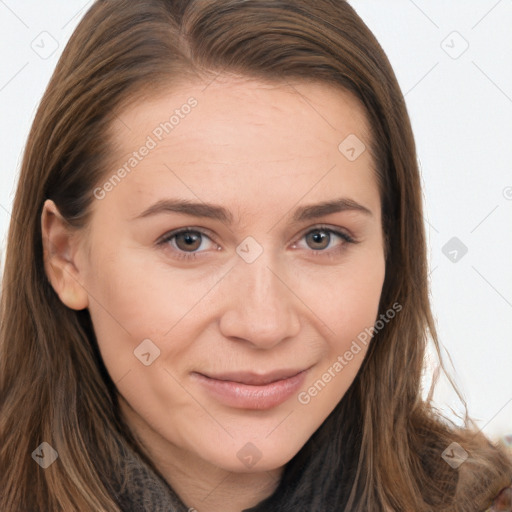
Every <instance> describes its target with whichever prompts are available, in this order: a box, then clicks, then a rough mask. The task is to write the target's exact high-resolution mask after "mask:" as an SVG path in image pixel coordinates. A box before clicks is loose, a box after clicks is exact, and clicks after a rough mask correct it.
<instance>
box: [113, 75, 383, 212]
mask: <svg viewBox="0 0 512 512" xmlns="http://www.w3.org/2000/svg"><path fill="white" fill-rule="evenodd" d="M110 140H111V145H112V149H113V153H112V155H113V161H114V162H115V163H114V164H113V165H111V166H110V169H109V170H108V171H107V174H106V176H105V178H106V179H108V178H109V176H110V175H112V174H115V172H116V170H117V169H119V168H121V167H122V166H125V169H126V171H127V172H125V173H123V174H125V175H126V177H125V178H123V183H120V184H119V185H120V186H116V187H115V188H116V190H115V191H114V192H115V193H113V194H112V196H114V195H116V196H117V198H118V199H120V200H124V201H128V202H130V209H131V210H133V211H134V212H135V210H136V209H137V206H138V205H137V203H136V202H134V201H133V196H134V194H137V197H138V199H139V200H140V201H145V200H146V199H147V200H149V199H159V198H161V197H160V196H161V195H162V194H165V193H166V194H167V195H174V196H176V195H177V194H179V195H181V196H182V197H190V198H191V199H192V198H193V199H195V200H197V199H198V198H199V199H204V200H205V201H206V200H208V201H212V202H218V200H219V199H222V198H224V199H225V200H226V201H230V200H233V201H234V202H233V206H240V204H237V201H236V199H237V198H238V199H239V200H240V201H239V202H240V203H242V202H244V201H243V199H245V202H247V200H252V201H254V200H255V199H256V198H255V197H254V194H255V193H256V192H257V191H260V192H261V193H262V194H265V197H266V198H267V199H268V201H269V204H274V203H272V201H277V202H279V201H280V200H281V199H282V197H283V195H288V196H289V197H291V196H294V197H295V200H299V199H300V196H301V195H304V194H307V195H308V197H310V198H311V199H314V197H315V196H319V197H324V196H325V194H326V193H328V192H329V191H330V190H332V188H333V187H334V188H340V192H344V191H345V190H347V191H352V192H355V191H356V189H357V190H359V192H358V193H359V194H360V195H361V199H364V198H363V197H362V196H364V195H365V189H366V195H367V196H368V193H373V195H375V194H374V192H375V188H376V180H375V177H374V171H373V167H374V165H373V164H374V163H373V159H372V156H371V154H370V151H369V146H370V131H369V129H368V124H367V120H366V116H365V111H364V108H363V107H362V105H361V103H360V102H359V100H358V99H356V98H355V97H354V96H353V95H352V94H350V93H348V92H346V91H344V90H342V89H340V88H337V87H334V86H331V85H328V84H323V83H315V82H293V83H292V82H283V83H267V82H261V81H258V80H253V79H247V78H240V77H238V78H237V77H217V79H215V80H214V81H213V82H211V83H209V84H208V83H204V82H199V81H197V82H189V83H186V84H181V85H179V86H176V87H173V88H170V89H169V90H168V91H166V92H165V93H160V94H159V95H158V96H155V97H152V98H151V97H150V98H148V99H146V100H145V101H141V102H138V103H135V104H134V105H132V106H130V107H128V108H126V109H124V110H122V111H121V112H120V113H119V115H118V120H117V121H115V122H114V124H113V125H112V126H111V133H110ZM347 141H348V142H347ZM144 147H146V148H150V149H149V150H143V148H144ZM347 149H348V150H352V153H350V152H348V153H347ZM140 150H143V151H140ZM354 150H355V152H356V155H355V156H356V157H357V158H355V159H354V158H353V157H354ZM142 152H143V153H144V155H141V153H142ZM358 153H360V154H358ZM126 164H128V165H126ZM132 164H133V165H132ZM171 192H172V193H171ZM336 195H339V194H336ZM262 204H263V203H262V202H260V206H261V205H262Z"/></svg>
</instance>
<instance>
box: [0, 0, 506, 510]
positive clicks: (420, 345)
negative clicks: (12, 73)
mask: <svg viewBox="0 0 512 512" xmlns="http://www.w3.org/2000/svg"><path fill="white" fill-rule="evenodd" d="M13 219H14V220H13V222H12V223H11V227H10V232H9V238H8V250H7V257H6V266H5V272H4V277H3V294H2V309H1V315H2V317H1V318H2V325H1V335H0V336H1V338H0V339H1V347H2V348H1V350H2V352H1V365H2V372H1V381H0V382H1V384H0V386H1V387H0V396H1V401H0V407H1V413H2V414H1V418H2V420H1V425H2V429H1V435H2V438H1V439H2V442H1V449H0V461H1V464H2V471H1V476H0V481H1V490H2V493H1V498H0V509H1V510H9V511H11V510H12V511H15V510H16V511H18V510H26V511H29V510H30V511H33V510H51V511H57V510H65V511H68V510H80V511H93V510H94V511H97V510H102V511H109V512H111V511H112V512H113V511H120V510H122V511H125V510H126V511H128V510H129V511H133V510H148V511H150V510H151V511H155V510H175V511H186V510H189V511H192V510H198V511H199V512H209V511H220V510H222V511H223V512H231V511H239V510H250V511H252V512H256V511H286V510H294V511H297V510H301V511H318V512H320V511H328V510H333V511H334V510H335V511H338V510H345V511H378V510H393V511H395V510H403V511H406V510H407V511H411V510H414V511H431V510H447V511H448V510H450V511H483V510H486V509H487V508H489V507H491V506H494V507H495V510H498V508H497V507H501V505H499V504H498V502H497V501H495V503H494V505H492V504H493V500H494V499H495V498H496V497H497V495H498V493H499V492H501V494H500V498H499V499H500V500H501V501H503V500H505V498H506V493H508V492H509V490H507V489H506V488H507V487H508V486H510V484H511V480H512V461H511V460H510V458H509V457H508V456H507V455H506V453H505V452H504V451H503V450H502V449H501V448H499V447H498V446H495V445H493V444H492V443H490V442H489V441H488V440H487V439H486V438H485V437H484V436H483V434H481V433H480V432H479V431H478V430H477V429H476V428H475V426H474V425H473V423H472V422H471V420H470V419H469V418H467V417H466V418H465V420H466V426H465V428H464V429H461V428H457V427H455V426H454V425H451V424H450V423H449V422H448V421H447V420H445V419H444V418H442V417H441V416H440V415H439V414H438V413H437V412H436V411H435V410H434V408H433V406H432V404H431V402H430V400H426V401H425V400H423V399H422V397H421V389H420V381H421V375H422V368H423V359H424V353H425V344H426V341H427V334H428V333H429V334H430V336H431V337H432V338H433V341H434V343H435V345H436V347H437V346H438V345H437V338H436V330H435V325H434V322H433V319H432V314H431V311H430V306H429V300H428V280H427V262H426V247H425V234H424V227H423V216H422V203H421V190H420V179H419V173H418V168H417V162H416V154H415V146H414V140H413V135H412V132H411V127H410V122H409V119H408V116H407V112H406V108H405V105H404V101H403V96H402V94H401V92H400V90H399V87H398V84H397V81H396V79H395V76H394V74H393V72H392V70H391V67H390V65H389V62H388V60H387V58H386V57H385V55H384V53H383V51H382V49H381V48H380V46H379V44H378V43H377V41H376V40H375V38H374V36H373V35H372V34H371V33H370V31H369V30H368V28H367V27H366V26H365V25H364V23H363V22H362V20H361V19H360V18H359V17H358V16H357V15H356V13H355V12H354V11H353V9H352V8H351V7H350V6H349V5H348V4H347V3H346V2H343V1H334V0H322V1H316V2H307V1H306V0H282V1H279V2H275V1H269V0H250V1H241V0H219V1H211V0H208V1H186V0H182V1H169V0H167V1H165V0H145V1H140V2H129V1H127V0H103V1H97V2H96V3H95V4H94V5H93V6H92V7H91V9H90V10H89V12H88V13H87V14H86V15H85V17H84V18H83V20H82V21H81V23H80V24H79V26H78V28H77V29H76V31H75V32H74V34H73V36H72V37H71V39H70V41H69V43H68V45H67V47H66V49H65V51H64V53H63V55H62V57H61V60H60V62H59V64H58V66H57V69H56V71H55V73H54V76H53V78H52V80H51V82H50V84H49V86H48V89H47V91H46V93H45V95H44V98H43V100H42V102H41V105H40V108H39V110H38V112H37V115H36V118H35V120H34V124H33V127H32V131H31V133H30V136H29V140H28V143H27V148H26V152H25V155H24V160H23V164H22V170H21V176H20V179H19V185H18V190H17V193H16V198H15V201H14V208H13ZM29 454H30V456H29ZM496 500H497V498H496Z"/></svg>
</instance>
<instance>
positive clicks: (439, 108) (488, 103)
mask: <svg viewBox="0 0 512 512" xmlns="http://www.w3.org/2000/svg"><path fill="white" fill-rule="evenodd" d="M350 3H351V4H352V5H353V6H354V8H355V9H356V10H357V11H358V13H359V14H360V15H361V17H362V18H363V20H364V21H365V22H366V23H367V24H368V25H369V27H370V29H372V30H373V32H374V33H375V35H376V36H377V38H378V39H379V41H380V43H381V44H382V46H383V48H384V50H385V51H386V53H387V55H388V57H389V59H390V61H391V63H392V65H393V67H394V70H395V72H396V74H397V77H398V80H399V82H400V85H401V87H402V90H403V92H404V94H405V98H406V102H407V107H408V109H409V113H410V116H411V119H412V123H413V129H414V132H415V136H416V142H417V147H418V156H419V160H420V165H421V170H422V177H423V182H424V197H425V206H426V218H425V222H426V225H427V227H428V233H429V247H430V255H429V257H430V265H431V283H432V290H431V296H432V303H433V309H434V313H435V315H436V319H437V323H438V329H439V334H440V338H441V343H442V344H443V347H444V349H445V350H446V351H447V352H448V353H449V355H450V356H451V359H452V361H453V366H454V368H452V372H453V374H454V376H455V379H456V382H457V383H458V384H459V386H460V388H461V390H462V392H463V394H464V396H465V397H466V399H467V401H468V405H469V411H470V413H471V415H472V416H473V417H474V418H475V420H476V421H477V423H478V425H479V427H480V428H483V430H484V431H485V432H486V433H487V434H488V435H490V436H492V437H494V438H497V437H499V436H502V435H504V434H506V433H509V434H512V343H511V339H512V267H511V262H512V258H511V255H512V165H511V162H512V37H511V36H510V29H511V27H512V0H500V1H496V0H478V1H477V0H472V1H464V2H463V1H461V0H459V1H453V2H449V3H448V2H446V1H441V0H414V1H413V0H387V1H386V2H382V1H377V0H372V1H370V0H352V1H351V2H350ZM91 4H92V2H85V0H45V1H44V2H36V1H35V0H31V1H28V0H0V29H1V34H2V47H1V62H2V66H1V74H0V106H1V109H2V110H1V116H0V130H1V131H0V142H1V155H2V165H1V171H0V251H1V253H2V257H3V252H4V244H5V236H6V231H7V227H8V224H9V221H10V213H9V212H10V211H11V204H12V199H13V194H14V190H15V189H14V187H15V183H16V179H17V174H18V171H19V166H20V163H21V157H22V152H23V148H24V144H25V141H26V137H27V135H28V131H29V128H30V125H31V123H32V120H33V116H34V114H35V109H36V107H37V105H38V103H39V101H40V99H41V97H42V94H43V92H44V89H45V87H46V85H47V83H48V80H49V78H50V76H51V73H52V72H53V69H54V67H55V65H56V63H57V60H58V57H59V55H60V53H61V52H62V50H63V48H64V46H65V44H66V42H67V40H68V38H69V37H70V35H71V33H72V31H73V30H74V28H75V26H76V25H77V23H78V21H79V20H80V18H81V16H82V15H83V14H84V12H85V10H87V8H88V7H89V6H90V5H91ZM384 4H385V5H384ZM41 33H43V34H42V35H41ZM52 45H54V46H55V47H56V51H55V52H54V53H53V54H52V55H50V56H47V55H45V54H43V55H42V57H47V58H42V57H41V56H40V55H38V53H37V52H39V53H43V52H45V51H46V52H50V51H52V50H53V47H52ZM466 46H467V49H466ZM453 237H457V238H458V239H459V240H460V242H462V243H463V244H464V245H465V246H466V247H467V249H468V251H467V253H466V254H465V255H463V256H461V255H462V252H461V251H460V249H459V248H456V247H455V246H454V247H452V246H450V245H448V246H447V247H446V248H445V252H446V253H447V254H448V256H450V257H452V258H454V257H456V258H457V261H455V262H454V261H451V260H450V259H449V257H448V256H445V254H444V253H443V247H445V244H447V243H448V242H449V240H450V239H452V238H453ZM454 250H456V251H457V253H454V252H453V251H454ZM450 252H451V254H450ZM455 254H456V256H455ZM449 368H450V366H449ZM435 397H436V402H437V403H438V405H439V407H440V408H441V409H443V410H444V411H446V412H448V413H449V407H450V406H453V407H456V408H457V410H460V407H459V406H457V403H456V402H455V401H454V396H453V394H450V393H449V392H448V391H447V389H446V388H445V386H444V385H442V386H440V387H439V390H438V392H437V393H436V395H435Z"/></svg>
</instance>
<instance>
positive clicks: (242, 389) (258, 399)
mask: <svg viewBox="0 0 512 512" xmlns="http://www.w3.org/2000/svg"><path fill="white" fill-rule="evenodd" d="M308 370H309V368H307V369H305V370H301V369H285V370H275V371H272V372H269V373H266V374H256V373H254V372H228V373H222V374H203V373H199V372H192V373H191V376H192V377H193V378H194V379H195V380H196V381H197V382H198V383H199V384H200V385H201V387H202V388H203V389H204V390H206V391H207V393H208V394H209V395H210V396H212V397H213V398H215V399H216V400H217V401H220V402H221V403H223V404H224V405H228V406H230V407H234V408H239V409H257V410H265V409H271V408H273V407H276V406H278V405H280V404H282V403H283V402H285V401H286V400H288V399H289V398H290V397H291V396H292V395H294V394H295V393H296V392H297V391H298V390H299V389H300V387H301V386H302V384H303V383H304V380H305V378H306V373H307V372H308Z"/></svg>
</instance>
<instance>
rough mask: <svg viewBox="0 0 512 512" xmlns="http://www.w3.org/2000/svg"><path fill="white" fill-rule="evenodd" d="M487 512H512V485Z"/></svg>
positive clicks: (497, 498)
mask: <svg viewBox="0 0 512 512" xmlns="http://www.w3.org/2000/svg"><path fill="white" fill-rule="evenodd" d="M485 512H512V485H511V486H510V487H505V489H502V490H501V491H500V493H499V494H498V496H496V498H495V499H494V501H493V502H492V505H491V507H489V508H488V509H486V510H485Z"/></svg>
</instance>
